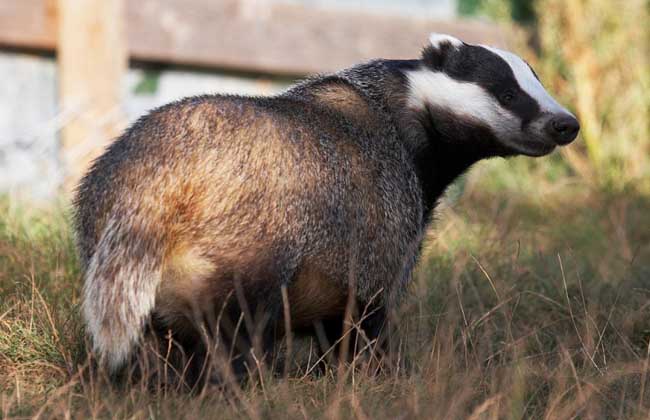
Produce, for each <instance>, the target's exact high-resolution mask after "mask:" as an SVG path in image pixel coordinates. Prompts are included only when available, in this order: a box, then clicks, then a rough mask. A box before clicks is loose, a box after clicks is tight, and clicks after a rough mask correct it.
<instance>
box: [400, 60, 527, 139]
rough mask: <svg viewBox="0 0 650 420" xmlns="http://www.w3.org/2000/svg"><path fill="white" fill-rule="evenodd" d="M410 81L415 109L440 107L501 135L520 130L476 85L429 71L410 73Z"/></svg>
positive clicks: (491, 98) (411, 98) (515, 121)
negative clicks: (430, 106)
mask: <svg viewBox="0 0 650 420" xmlns="http://www.w3.org/2000/svg"><path fill="white" fill-rule="evenodd" d="M407 78H408V81H409V95H408V102H409V105H410V106H411V107H412V108H414V109H418V110H422V109H424V108H425V107H426V106H427V105H432V106H436V107H440V108H442V109H446V110H449V112H451V113H453V114H455V115H462V116H466V117H468V118H471V119H475V120H478V121H480V122H483V123H484V124H487V125H488V127H490V128H492V129H493V130H494V131H495V132H496V133H497V134H500V135H507V134H508V133H512V132H514V130H518V121H519V119H518V118H517V117H516V116H514V115H513V114H512V113H511V112H510V111H508V110H506V109H505V108H503V107H502V106H501V105H500V104H499V103H498V102H497V101H496V100H495V99H494V98H493V97H492V96H491V95H490V94H489V93H488V92H486V91H485V90H484V89H483V88H481V87H480V86H478V85H476V84H473V83H466V82H460V81H458V80H455V79H452V78H451V77H449V76H447V75H446V74H444V73H441V72H433V71H431V70H429V69H419V70H415V71H411V72H408V73H407Z"/></svg>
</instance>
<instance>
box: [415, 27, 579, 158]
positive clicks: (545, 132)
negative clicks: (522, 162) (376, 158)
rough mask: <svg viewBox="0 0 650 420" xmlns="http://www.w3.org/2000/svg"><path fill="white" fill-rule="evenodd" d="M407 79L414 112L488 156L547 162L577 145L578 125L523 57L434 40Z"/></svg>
mask: <svg viewBox="0 0 650 420" xmlns="http://www.w3.org/2000/svg"><path fill="white" fill-rule="evenodd" d="M429 41H430V44H429V45H427V47H426V48H425V49H424V51H423V53H422V57H421V60H420V61H419V65H418V66H417V67H416V68H414V69H412V70H410V71H408V72H407V73H406V76H407V79H408V96H407V100H408V106H409V107H410V108H411V109H414V110H415V111H416V114H417V115H418V119H419V120H421V121H422V122H423V124H425V125H426V124H429V129H430V130H433V132H434V133H435V134H437V135H440V136H442V137H443V138H445V139H447V140H448V141H450V140H452V141H453V140H458V141H459V142H460V143H462V146H463V147H467V148H468V149H471V148H473V147H475V148H477V149H480V152H479V153H482V154H484V155H501V156H507V155H514V154H524V155H529V156H542V155H545V154H547V153H550V152H551V151H552V150H553V149H554V148H555V146H557V145H564V144H567V143H570V142H571V141H573V140H574V139H575V138H576V136H577V134H578V131H579V129H580V125H579V123H578V120H577V119H576V118H575V117H574V116H573V114H571V113H570V112H569V111H568V110H567V109H565V108H564V107H562V106H561V105H560V104H558V103H557V102H556V101H555V100H554V99H553V98H552V97H551V96H550V95H549V94H548V93H547V92H546V90H545V89H544V87H543V86H542V84H541V83H540V81H539V79H538V78H537V75H536V74H535V72H534V71H533V70H532V68H531V67H530V66H529V65H528V64H527V63H526V62H525V61H524V60H522V59H521V58H519V57H518V56H517V55H515V54H512V53H510V52H507V51H502V50H499V49H497V48H492V47H486V46H483V45H470V44H466V43H464V42H462V41H460V40H459V39H456V38H454V37H452V36H449V35H441V34H432V35H431V37H430V39H429Z"/></svg>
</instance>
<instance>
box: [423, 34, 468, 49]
mask: <svg viewBox="0 0 650 420" xmlns="http://www.w3.org/2000/svg"><path fill="white" fill-rule="evenodd" d="M429 43H430V44H431V46H432V47H433V48H435V49H440V48H441V47H442V46H443V45H444V44H448V45H450V46H452V47H456V48H458V47H460V46H461V45H463V41H461V40H460V39H458V38H456V37H453V36H451V35H447V34H438V33H435V32H433V33H432V34H431V35H429Z"/></svg>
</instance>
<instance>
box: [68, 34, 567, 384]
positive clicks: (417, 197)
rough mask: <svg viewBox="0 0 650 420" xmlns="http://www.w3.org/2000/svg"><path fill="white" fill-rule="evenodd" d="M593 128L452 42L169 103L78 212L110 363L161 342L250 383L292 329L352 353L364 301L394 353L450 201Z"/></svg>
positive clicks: (109, 153)
mask: <svg viewBox="0 0 650 420" xmlns="http://www.w3.org/2000/svg"><path fill="white" fill-rule="evenodd" d="M578 131H579V123H578V121H577V119H576V117H574V116H573V115H572V114H571V112H569V111H568V110H567V109H565V108H564V107H562V106H561V105H560V104H558V102H556V101H555V100H554V99H553V98H552V97H551V96H550V95H549V94H548V93H547V92H546V90H545V89H544V87H543V86H542V84H541V83H540V80H539V79H538V77H537V75H536V74H535V72H534V71H533V69H532V68H531V67H530V66H529V65H528V64H527V63H526V62H525V61H524V60H523V59H521V58H520V57H518V56H517V55H515V54H513V53H511V52H507V51H504V50H501V49H497V48H493V47H489V46H484V45H472V44H468V43H465V42H463V41H461V40H459V39H457V38H455V37H453V36H450V35H445V34H432V35H431V36H430V39H429V42H428V43H427V45H426V46H425V48H424V49H423V50H422V53H421V56H420V57H419V58H416V59H407V60H385V59H377V60H373V61H370V62H367V63H364V64H360V65H357V66H355V67H352V68H349V69H345V70H342V71H339V72H336V73H333V74H325V75H319V76H315V77H312V78H309V79H307V80H305V81H302V82H300V83H298V84H296V85H294V86H292V87H290V88H289V89H288V90H286V91H285V92H283V93H281V94H278V95H276V96H271V97H242V96H231V95H205V96H198V97H191V98H186V99H183V100H180V101H177V102H174V103H171V104H168V105H165V106H162V107H161V108H158V109H156V110H154V111H152V112H151V113H149V114H148V115H146V116H144V117H142V118H140V119H139V120H138V121H137V122H136V123H134V124H133V126H132V127H130V128H129V129H128V130H126V132H125V133H124V134H123V135H122V136H121V137H119V138H118V139H117V140H116V141H114V142H113V143H112V144H111V145H110V146H109V147H108V148H107V150H106V151H105V153H103V155H101V156H100V157H99V158H98V159H96V160H95V161H94V163H93V164H92V166H91V168H90V169H89V171H88V173H87V174H86V175H85V177H84V178H83V179H82V181H81V183H80V185H79V187H78V190H77V194H76V197H75V200H74V210H75V211H74V219H75V231H76V238H77V245H78V251H79V254H80V261H81V265H82V270H83V279H84V288H83V304H82V308H83V318H84V320H85V323H86V327H87V331H88V333H89V335H90V336H91V339H92V343H93V348H94V351H95V353H96V354H97V355H98V356H99V360H101V363H103V364H104V365H105V366H107V367H108V369H110V371H112V372H115V371H118V370H120V368H121V367H122V366H124V365H125V364H126V362H128V361H130V360H132V359H133V358H134V357H135V356H134V355H135V349H136V348H137V347H138V346H139V344H140V343H141V341H142V339H143V337H144V336H145V335H146V334H145V333H146V332H147V331H151V332H152V333H153V334H154V335H156V334H158V335H165V336H167V337H172V338H173V340H175V342H176V343H178V346H179V347H180V348H182V349H183V352H184V354H186V355H189V356H190V359H192V360H194V361H195V363H196V364H198V365H200V364H201V363H205V360H206V358H207V357H208V354H210V349H209V348H210V346H211V344H210V343H213V342H214V341H220V342H221V343H226V344H223V347H222V348H228V346H230V348H231V351H230V353H229V354H230V355H231V356H232V357H231V358H232V360H231V361H230V362H229V363H232V364H233V366H239V370H242V369H243V368H242V367H245V366H246V364H247V363H249V362H250V357H249V356H250V355H251V353H252V352H253V350H252V349H254V344H255V343H258V344H259V346H260V347H261V348H262V350H261V351H262V353H263V354H267V353H269V352H270V351H271V350H272V349H273V346H274V344H275V343H276V342H277V341H278V340H279V337H278V334H286V333H287V328H289V329H291V332H292V333H295V334H299V333H300V332H301V331H302V332H304V333H305V334H307V333H313V332H314V328H315V327H319V331H320V333H321V335H324V336H325V337H326V338H327V339H328V342H330V343H336V342H337V341H340V338H341V334H343V333H344V331H343V327H342V325H343V321H344V320H345V317H346V312H347V311H348V309H349V307H350V302H353V303H354V305H355V307H356V308H366V310H364V313H365V315H364V316H363V317H359V320H360V321H359V322H358V326H357V328H356V330H357V331H362V332H363V334H364V336H365V338H366V339H368V340H371V341H372V340H380V338H381V337H382V331H385V328H384V326H385V324H386V319H387V316H388V314H389V313H390V310H391V309H392V308H394V307H395V305H398V304H399V301H400V297H401V296H402V295H403V294H404V290H405V289H406V287H407V285H408V284H409V279H410V278H411V274H412V272H413V269H414V266H415V264H416V261H417V258H418V254H419V253H420V250H421V245H422V242H423V238H424V234H425V230H426V229H427V226H428V225H429V223H430V221H431V220H432V214H433V212H434V209H435V207H436V204H437V202H438V200H439V199H440V197H441V195H442V194H443V193H444V191H445V189H446V187H447V186H448V185H449V184H450V183H451V182H452V181H453V180H454V179H455V178H457V177H458V176H459V175H461V174H462V173H463V172H465V171H466V170H467V169H468V168H470V166H472V165H473V164H474V163H476V162H477V161H479V160H481V159H486V158H491V157H508V156H515V155H527V156H543V155H546V154H548V153H550V152H551V151H552V150H553V149H555V147H556V146H559V145H565V144H568V143H570V142H571V141H573V140H574V139H575V138H576V136H577V134H578ZM358 313H359V309H357V314H358ZM206 331H207V333H206ZM255 337H258V340H257V341H256V339H255ZM232 348H235V349H236V350H235V351H232ZM257 357H263V355H260V354H258V355H257ZM235 370H237V368H235ZM197 371H201V369H197Z"/></svg>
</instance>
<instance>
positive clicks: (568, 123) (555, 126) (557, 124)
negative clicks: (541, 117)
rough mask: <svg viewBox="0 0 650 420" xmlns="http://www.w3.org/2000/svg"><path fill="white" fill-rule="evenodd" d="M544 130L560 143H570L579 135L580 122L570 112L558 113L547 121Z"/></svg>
mask: <svg viewBox="0 0 650 420" xmlns="http://www.w3.org/2000/svg"><path fill="white" fill-rule="evenodd" d="M544 131H546V134H548V135H549V136H550V137H551V139H553V141H554V142H555V143H557V144H559V145H564V144H569V143H571V142H572V141H573V140H575V138H576V137H577V136H578V131H580V123H579V122H578V120H577V119H576V118H575V117H574V116H573V115H570V114H564V113H563V114H556V115H554V116H553V117H551V119H549V120H548V121H547V122H546V125H545V126H544Z"/></svg>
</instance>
